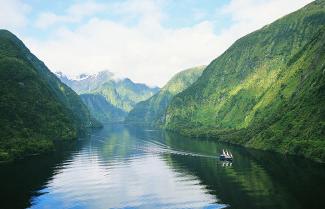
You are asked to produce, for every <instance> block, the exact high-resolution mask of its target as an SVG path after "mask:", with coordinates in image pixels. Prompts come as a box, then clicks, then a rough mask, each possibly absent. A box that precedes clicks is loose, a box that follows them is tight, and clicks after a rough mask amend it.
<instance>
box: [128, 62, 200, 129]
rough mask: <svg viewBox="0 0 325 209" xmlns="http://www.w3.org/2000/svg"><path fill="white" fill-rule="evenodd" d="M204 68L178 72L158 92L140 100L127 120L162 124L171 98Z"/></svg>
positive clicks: (195, 78)
mask: <svg viewBox="0 0 325 209" xmlns="http://www.w3.org/2000/svg"><path fill="white" fill-rule="evenodd" d="M204 68H205V66H200V67H194V68H190V69H187V70H184V71H181V72H179V73H177V74H176V75H175V76H174V77H172V78H171V79H170V81H169V82H168V83H167V84H166V85H165V86H164V87H163V88H162V89H161V90H160V91H159V92H158V93H157V94H155V95H154V96H152V97H151V98H149V99H148V100H145V101H143V102H139V103H138V104H137V105H136V106H135V107H134V109H133V110H132V111H131V112H130V113H129V114H128V116H127V118H126V122H128V123H136V124H143V125H150V126H159V125H162V124H163V123H164V121H165V113H166V110H167V107H168V105H169V103H170V101H171V99H172V98H173V97H174V96H175V95H176V94H178V93H179V92H181V91H183V90H184V89H186V88H187V87H189V86H190V85H191V84H193V83H194V82H195V81H196V80H197V79H198V77H199V76H200V75H201V74H202V71H203V70H204Z"/></svg>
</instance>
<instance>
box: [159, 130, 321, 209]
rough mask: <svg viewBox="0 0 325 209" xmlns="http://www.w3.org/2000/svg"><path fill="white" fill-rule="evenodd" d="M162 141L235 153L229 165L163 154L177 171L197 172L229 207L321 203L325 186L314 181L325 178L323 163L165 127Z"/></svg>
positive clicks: (206, 151)
mask: <svg viewBox="0 0 325 209" xmlns="http://www.w3.org/2000/svg"><path fill="white" fill-rule="evenodd" d="M165 143H166V144H167V145H168V146H170V147H173V148H174V149H182V150H190V151H191V152H193V153H204V154H209V155H210V154H211V153H213V154H214V155H215V154H216V153H220V152H221V150H222V149H229V150H231V152H232V153H233V154H234V156H235V160H234V162H233V165H232V166H231V167H222V163H221V162H219V161H218V159H216V158H215V159H213V158H204V157H189V156H182V155H172V154H169V155H166V156H165V159H166V161H167V162H168V163H169V164H170V165H171V166H172V167H173V168H174V169H176V170H178V171H179V172H183V173H191V174H194V175H196V176H198V177H199V178H200V180H201V182H202V184H204V185H206V187H207V188H208V189H209V190H210V192H211V194H214V195H216V196H217V197H218V198H220V199H221V200H222V202H224V203H227V204H230V205H231V206H232V208H319V204H322V205H324V200H323V199H322V197H321V194H322V193H323V192H324V191H321V190H322V189H323V188H322V187H321V186H319V185H315V184H317V183H318V182H320V181H321V180H323V181H324V169H322V168H319V166H315V165H312V164H310V163H307V164H306V161H304V160H299V161H297V160H294V159H283V157H282V156H281V155H277V154H273V153H272V154H271V153H265V152H258V151H252V150H246V149H243V148H240V147H234V146H231V147H230V146H227V145H224V144H218V143H216V142H214V141H208V140H202V139H201V140H196V139H188V138H184V137H182V136H179V135H177V134H173V133H165ZM313 171H314V173H312V172H313ZM306 172H307V173H306ZM309 172H310V173H309ZM311 174H312V175H311ZM311 185H314V186H315V187H314V188H311ZM301 186H302V187H303V188H304V189H302V187H301ZM303 190H305V191H303ZM306 192H307V193H306ZM321 202H322V203H321ZM313 204H314V205H313ZM316 204H318V206H316Z"/></svg>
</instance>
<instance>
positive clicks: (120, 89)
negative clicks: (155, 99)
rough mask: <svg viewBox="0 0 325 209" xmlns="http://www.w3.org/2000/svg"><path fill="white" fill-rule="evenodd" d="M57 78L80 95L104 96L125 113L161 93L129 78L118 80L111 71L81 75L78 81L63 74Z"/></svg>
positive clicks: (59, 74)
mask: <svg viewBox="0 0 325 209" xmlns="http://www.w3.org/2000/svg"><path fill="white" fill-rule="evenodd" d="M57 76H58V77H59V78H60V79H61V81H62V82H64V83H65V84H67V85H68V86H70V87H71V88H72V89H73V90H75V91H76V92H77V93H78V94H100V95H103V96H104V97H105V98H106V100H107V102H109V103H110V104H112V105H113V106H115V107H117V108H119V109H122V110H123V111H125V112H129V111H130V110H131V109H132V108H133V107H134V106H135V104H136V103H138V102H140V101H143V100H146V99H148V98H149V97H151V96H153V95H154V94H155V93H157V92H158V91H159V88H150V87H148V86H146V85H145V84H141V83H134V82H133V81H131V80H130V79H128V78H125V79H116V78H114V74H112V73H111V72H109V71H101V72H99V73H97V74H96V75H80V76H79V77H80V78H79V79H76V80H73V79H69V78H67V77H66V76H64V75H63V74H62V73H57Z"/></svg>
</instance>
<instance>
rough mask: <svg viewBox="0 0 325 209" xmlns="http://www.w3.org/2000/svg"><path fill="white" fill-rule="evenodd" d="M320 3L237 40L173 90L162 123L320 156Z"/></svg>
mask: <svg viewBox="0 0 325 209" xmlns="http://www.w3.org/2000/svg"><path fill="white" fill-rule="evenodd" d="M324 23H325V1H324V0H322V1H315V2H313V3H311V4H309V5H307V6H306V7H304V8H302V9H300V10H298V11H297V12H294V13H292V14H290V15H288V16H285V17H283V18H281V19H279V20H278V21H276V22H274V23H272V24H270V25H267V26H265V27H263V28H262V29H260V30H258V31H256V32H253V33H251V34H249V35H247V36H245V37H243V38H241V39H239V40H238V41H236V42H235V43H234V44H233V45H232V46H231V47H230V48H229V49H228V50H227V51H226V52H225V53H224V54H222V55H221V56H220V57H218V58H217V59H215V60H214V61H213V62H212V63H211V64H210V65H209V66H208V67H207V68H206V70H205V71H204V72H203V74H202V76H201V77H200V78H199V79H198V80H197V82H195V83H194V84H193V85H191V86H190V87H189V88H188V89H186V90H185V91H183V92H181V93H180V94H178V95H177V96H175V97H174V98H173V100H172V102H171V104H170V106H169V108H168V110H167V115H166V127H167V128H168V129H172V130H179V131H181V132H183V133H186V134H191V135H201V134H203V135H213V136H218V137H219V138H220V139H222V140H225V141H228V142H231V143H237V144H243V145H245V146H249V147H254V148H259V149H266V150H274V151H278V152H282V153H291V154H297V155H303V156H306V157H309V158H313V159H315V160H318V161H323V162H324V161H325V120H324V119H325V95H324V94H325V88H324V84H325V82H324V75H325V63H324V60H325V57H324V56H325V55H324V50H325V46H324V44H325V28H324V27H325V26H324V25H325V24H324Z"/></svg>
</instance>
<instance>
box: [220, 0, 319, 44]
mask: <svg viewBox="0 0 325 209" xmlns="http://www.w3.org/2000/svg"><path fill="white" fill-rule="evenodd" d="M312 1H313V0H290V1H283V0H231V1H230V3H229V4H228V5H226V6H225V7H224V8H223V9H222V13H223V14H225V15H230V17H231V19H232V21H233V22H234V23H233V24H232V25H231V26H230V27H229V28H227V29H226V30H224V31H223V34H225V35H227V36H228V35H230V36H229V37H231V38H232V41H235V40H236V39H238V38H239V37H242V36H244V35H246V34H248V33H250V32H253V31H254V30H257V29H259V28H261V27H263V26H264V25H267V24H269V23H272V22H273V21H275V20H276V19H278V18H281V17H283V16H285V15H287V14H289V13H291V12H294V11H296V10H298V9H299V8H301V7H303V6H304V5H306V4H308V3H310V2H312Z"/></svg>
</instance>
